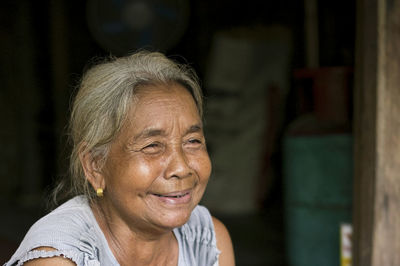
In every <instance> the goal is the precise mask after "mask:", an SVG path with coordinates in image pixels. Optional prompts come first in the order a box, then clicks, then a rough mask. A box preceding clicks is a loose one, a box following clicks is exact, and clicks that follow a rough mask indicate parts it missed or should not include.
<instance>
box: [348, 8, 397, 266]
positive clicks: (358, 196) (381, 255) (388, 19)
mask: <svg viewBox="0 0 400 266" xmlns="http://www.w3.org/2000/svg"><path fill="white" fill-rule="evenodd" d="M356 51H357V54H356V84H355V88H356V90H355V124H354V134H355V179H354V180H355V184H354V187H355V189H354V218H353V224H354V238H353V239H354V241H353V242H354V249H353V254H354V255H353V257H354V265H356V266H358V265H360V266H378V265H385V266H386V265H388V266H390V265H400V252H399V251H400V2H399V1H391V0H359V1H358V4H357V41H356Z"/></svg>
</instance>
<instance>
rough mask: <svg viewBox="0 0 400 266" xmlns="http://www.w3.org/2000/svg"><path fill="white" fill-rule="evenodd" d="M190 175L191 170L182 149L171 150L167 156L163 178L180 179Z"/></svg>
mask: <svg viewBox="0 0 400 266" xmlns="http://www.w3.org/2000/svg"><path fill="white" fill-rule="evenodd" d="M190 175H192V169H191V168H190V166H189V163H188V158H187V156H186V154H185V152H184V150H183V149H182V147H179V148H178V147H177V148H174V149H172V150H171V152H170V154H169V160H168V166H167V169H166V172H165V178H167V179H170V178H179V179H182V178H185V177H188V176H190Z"/></svg>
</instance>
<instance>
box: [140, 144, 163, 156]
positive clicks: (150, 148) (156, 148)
mask: <svg viewBox="0 0 400 266" xmlns="http://www.w3.org/2000/svg"><path fill="white" fill-rule="evenodd" d="M162 150H163V145H162V144H161V143H158V142H154V143H150V144H148V145H146V146H144V147H143V148H142V152H144V153H148V154H155V153H159V152H161V151H162Z"/></svg>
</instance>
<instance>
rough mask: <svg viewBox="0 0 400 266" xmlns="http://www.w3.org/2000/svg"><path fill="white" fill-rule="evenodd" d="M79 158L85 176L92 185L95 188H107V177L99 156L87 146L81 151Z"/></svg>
mask: <svg viewBox="0 0 400 266" xmlns="http://www.w3.org/2000/svg"><path fill="white" fill-rule="evenodd" d="M79 160H80V161H81V164H82V168H83V171H84V173H85V177H86V178H87V180H88V181H89V183H90V184H91V185H92V187H93V189H94V190H95V191H96V190H97V189H99V188H101V189H103V190H104V189H105V186H106V184H105V178H104V174H103V172H102V169H101V166H100V163H99V160H98V158H96V157H94V156H93V154H92V153H91V152H90V151H88V150H87V149H85V148H82V149H81V151H80V152H79Z"/></svg>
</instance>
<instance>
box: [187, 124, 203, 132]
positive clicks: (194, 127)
mask: <svg viewBox="0 0 400 266" xmlns="http://www.w3.org/2000/svg"><path fill="white" fill-rule="evenodd" d="M202 131H203V126H202V124H196V125H192V126H191V127H189V128H188V130H186V134H190V133H196V132H202Z"/></svg>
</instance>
